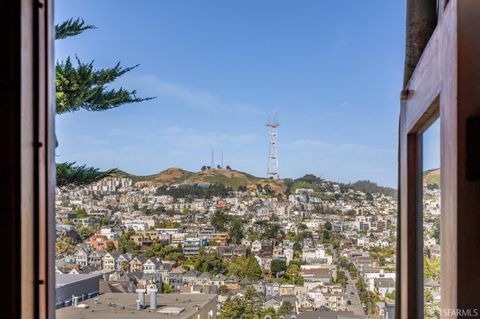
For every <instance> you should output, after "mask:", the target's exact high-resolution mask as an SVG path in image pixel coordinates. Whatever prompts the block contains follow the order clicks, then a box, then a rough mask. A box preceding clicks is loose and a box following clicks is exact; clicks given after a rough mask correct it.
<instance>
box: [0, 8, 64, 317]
mask: <svg viewBox="0 0 480 319" xmlns="http://www.w3.org/2000/svg"><path fill="white" fill-rule="evenodd" d="M0 16H1V19H0V29H1V30H2V34H3V41H2V50H1V51H2V52H1V54H5V56H3V55H2V58H1V59H0V74H1V75H2V76H1V79H0V81H1V85H0V90H1V96H2V108H1V110H0V112H1V113H2V114H1V116H0V145H1V146H2V150H3V152H2V156H0V173H1V176H0V194H1V196H2V197H1V200H0V214H1V219H0V227H1V229H0V239H1V241H2V242H3V243H4V250H3V251H2V252H3V257H4V263H3V265H2V268H4V270H5V272H3V273H4V275H5V276H4V281H3V282H2V285H0V305H1V308H2V314H1V317H2V318H25V319H32V318H54V317H55V298H54V295H55V273H54V260H55V246H54V236H55V219H54V217H55V216H54V203H55V201H54V200H55V198H54V192H55V162H54V149H55V137H54V134H55V133H54V117H55V100H54V86H55V82H54V72H55V71H54V67H53V65H54V63H53V45H54V27H53V19H52V17H53V1H52V0H34V1H32V0H18V1H6V2H5V3H2V10H1V11H0Z"/></svg>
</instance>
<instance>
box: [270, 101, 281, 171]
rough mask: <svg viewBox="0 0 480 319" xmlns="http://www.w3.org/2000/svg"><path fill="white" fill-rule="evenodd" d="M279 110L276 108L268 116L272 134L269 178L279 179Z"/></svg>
mask: <svg viewBox="0 0 480 319" xmlns="http://www.w3.org/2000/svg"><path fill="white" fill-rule="evenodd" d="M279 126H280V124H279V123H278V111H277V109H275V110H274V111H273V112H272V113H271V114H270V115H269V117H268V122H267V127H268V132H269V135H270V149H269V151H268V168H267V178H273V179H278V178H280V175H279V173H278V143H277V138H278V127H279Z"/></svg>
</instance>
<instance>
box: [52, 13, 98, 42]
mask: <svg viewBox="0 0 480 319" xmlns="http://www.w3.org/2000/svg"><path fill="white" fill-rule="evenodd" d="M90 29H96V27H95V26H94V25H90V24H85V21H83V19H82V18H77V19H73V18H70V19H68V20H66V21H64V22H62V23H60V24H57V25H55V39H56V40H61V39H65V38H68V37H73V36H76V35H79V34H80V33H82V32H83V31H86V30H90Z"/></svg>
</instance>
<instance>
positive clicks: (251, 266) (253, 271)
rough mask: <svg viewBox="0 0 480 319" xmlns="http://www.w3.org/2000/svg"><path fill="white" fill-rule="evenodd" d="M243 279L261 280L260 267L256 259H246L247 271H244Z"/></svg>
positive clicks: (261, 272)
mask: <svg viewBox="0 0 480 319" xmlns="http://www.w3.org/2000/svg"><path fill="white" fill-rule="evenodd" d="M245 277H246V278H250V279H252V280H260V279H262V278H263V271H262V267H260V265H259V264H258V261H257V259H256V258H255V257H253V256H250V257H248V260H247V269H245Z"/></svg>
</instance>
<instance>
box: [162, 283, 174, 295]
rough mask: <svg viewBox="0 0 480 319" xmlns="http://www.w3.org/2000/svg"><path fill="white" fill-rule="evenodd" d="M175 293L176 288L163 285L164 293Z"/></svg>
mask: <svg viewBox="0 0 480 319" xmlns="http://www.w3.org/2000/svg"><path fill="white" fill-rule="evenodd" d="M174 291H175V288H173V287H172V286H170V285H169V284H168V283H166V282H163V283H162V293H164V294H169V293H172V292H174Z"/></svg>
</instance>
